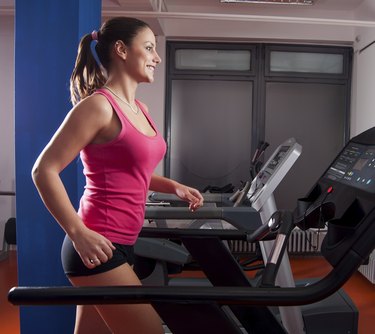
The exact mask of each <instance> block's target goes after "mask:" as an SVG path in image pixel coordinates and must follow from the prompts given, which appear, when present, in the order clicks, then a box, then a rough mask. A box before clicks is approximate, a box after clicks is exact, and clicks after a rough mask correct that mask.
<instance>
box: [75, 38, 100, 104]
mask: <svg viewBox="0 0 375 334" xmlns="http://www.w3.org/2000/svg"><path fill="white" fill-rule="evenodd" d="M92 41H93V37H92V35H91V34H87V35H85V36H83V38H82V39H81V42H80V43H79V47H78V54H77V59H76V63H75V66H74V70H73V73H72V75H71V77H70V99H71V101H72V103H73V105H75V104H77V103H78V102H79V101H80V100H82V99H83V98H85V97H87V96H89V95H91V94H92V93H93V92H94V91H95V90H96V89H98V88H100V87H102V86H103V85H104V84H105V82H106V77H105V75H104V74H103V71H102V69H101V68H100V66H99V65H98V63H97V62H96V60H95V58H94V55H93V54H92V51H91V42H92Z"/></svg>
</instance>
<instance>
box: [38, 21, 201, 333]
mask: <svg viewBox="0 0 375 334" xmlns="http://www.w3.org/2000/svg"><path fill="white" fill-rule="evenodd" d="M93 41H95V42H96V45H95V50H96V53H97V56H98V58H99V60H100V63H101V66H98V64H97V62H96V61H95V58H94V56H93V54H92V52H91V49H90V47H91V43H92V42H93ZM155 47H156V41H155V36H154V34H153V32H152V31H151V29H150V28H149V26H148V25H147V24H146V23H144V22H142V21H140V20H137V19H134V18H124V17H117V18H114V19H111V20H109V21H107V22H106V23H104V24H103V26H102V27H101V29H100V30H99V31H98V32H96V31H94V32H93V33H91V34H87V35H85V36H84V37H83V38H82V40H81V42H80V45H79V50H78V55H77V60H76V64H75V68H74V71H73V73H72V76H71V99H72V102H73V105H74V107H73V109H72V110H71V111H70V112H69V113H68V115H67V117H66V118H65V120H64V122H63V123H62V124H61V126H60V128H59V129H58V130H57V132H56V133H55V135H54V136H53V137H52V139H51V141H50V142H49V144H48V145H47V146H46V147H45V149H44V150H43V152H42V153H41V154H40V156H39V157H38V159H37V161H36V163H35V165H34V167H33V171H32V176H33V180H34V183H35V185H36V187H37V189H38V191H39V193H40V195H41V198H42V200H43V201H44V203H45V205H46V207H47V208H48V209H49V211H50V212H51V214H52V215H53V216H54V217H55V219H56V220H57V222H58V223H59V224H60V225H61V227H62V228H63V229H64V231H65V232H66V238H65V240H64V243H63V247H62V262H63V267H64V271H65V273H66V274H67V276H68V278H69V280H70V281H71V283H72V284H73V285H75V286H110V285H140V284H141V283H140V281H139V279H138V277H137V276H136V274H135V273H134V271H133V269H132V264H133V245H134V243H135V241H136V238H137V236H138V233H139V231H140V229H141V227H142V225H143V221H144V209H145V201H146V197H147V191H148V190H149V189H150V190H153V191H159V192H166V193H174V194H176V195H177V196H179V197H180V198H181V199H184V200H186V201H187V202H189V207H190V209H191V210H196V209H197V208H199V207H200V206H201V205H202V204H203V198H202V195H201V194H200V193H199V191H198V190H196V189H193V188H190V187H187V186H185V185H182V184H180V183H178V182H175V181H172V180H170V179H167V178H164V177H161V176H158V175H156V174H154V173H153V171H154V169H155V167H156V166H157V164H158V163H159V162H160V160H161V159H162V158H163V156H164V154H165V150H166V145H165V142H164V140H163V138H162V136H161V135H160V133H159V132H158V130H157V129H156V127H155V125H154V123H153V121H152V120H151V118H150V116H149V114H148V110H147V107H146V105H144V104H143V103H141V102H140V101H138V100H136V99H135V94H136V89H137V86H138V84H139V83H141V82H150V83H151V82H153V81H154V70H155V68H156V66H157V65H158V64H159V63H160V61H161V59H160V57H159V55H158V54H157V52H156V50H155ZM104 70H105V71H104ZM104 72H105V73H104ZM78 154H80V156H81V159H82V162H83V165H84V174H85V176H86V187H85V191H84V194H83V196H82V198H81V201H80V207H79V210H78V213H77V212H76V211H75V209H74V207H73V206H72V204H71V202H70V200H69V198H68V195H67V192H66V190H65V188H64V185H63V183H62V181H61V179H60V177H59V174H60V172H61V171H62V170H63V169H64V168H65V167H66V166H67V165H68V164H69V163H70V162H71V161H72V160H73V159H75V157H76V156H77V155H78ZM111 332H112V333H128V334H129V333H137V334H139V333H142V334H146V333H152V334H155V333H163V329H162V326H161V321H160V319H159V317H158V315H157V313H156V312H155V311H154V309H153V308H152V307H151V305H146V304H142V305H96V306H77V313H76V324H75V333H77V334H78V333H79V334H81V333H111Z"/></svg>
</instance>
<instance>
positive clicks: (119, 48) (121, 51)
mask: <svg viewBox="0 0 375 334" xmlns="http://www.w3.org/2000/svg"><path fill="white" fill-rule="evenodd" d="M114 51H115V53H116V54H117V55H118V56H119V57H120V58H121V59H123V60H125V59H126V56H127V51H128V49H127V47H126V45H125V44H124V42H123V41H120V40H118V41H116V43H115V47H114Z"/></svg>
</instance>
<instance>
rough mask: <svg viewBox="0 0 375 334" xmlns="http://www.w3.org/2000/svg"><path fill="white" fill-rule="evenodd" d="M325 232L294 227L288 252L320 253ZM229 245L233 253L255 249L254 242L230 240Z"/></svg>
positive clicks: (323, 230) (248, 251)
mask: <svg viewBox="0 0 375 334" xmlns="http://www.w3.org/2000/svg"><path fill="white" fill-rule="evenodd" d="M326 232H327V231H326V230H325V229H309V230H307V231H302V230H301V229H299V228H295V229H294V230H293V231H292V233H291V235H290V238H289V242H288V252H289V253H290V254H306V253H308V254H312V253H317V254H318V253H320V249H321V245H322V241H323V239H324V237H325V235H326ZM229 245H230V249H231V251H232V252H233V253H251V252H255V250H256V245H255V244H254V243H249V242H246V241H241V240H232V241H231V242H230V244H229Z"/></svg>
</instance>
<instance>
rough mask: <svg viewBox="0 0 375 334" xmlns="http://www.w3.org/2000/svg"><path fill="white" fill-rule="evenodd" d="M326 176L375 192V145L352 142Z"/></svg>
mask: <svg viewBox="0 0 375 334" xmlns="http://www.w3.org/2000/svg"><path fill="white" fill-rule="evenodd" d="M324 176H325V177H326V178H327V179H330V180H333V181H337V182H340V183H344V184H347V185H350V186H353V187H356V188H360V189H362V190H366V191H368V192H371V193H375V146H367V145H362V144H358V143H350V144H349V145H348V146H347V147H345V149H344V150H343V151H342V152H341V153H340V155H339V156H338V157H337V158H336V160H335V161H334V162H333V164H332V165H331V166H330V167H329V168H328V170H327V171H326V173H325V175H324Z"/></svg>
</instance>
